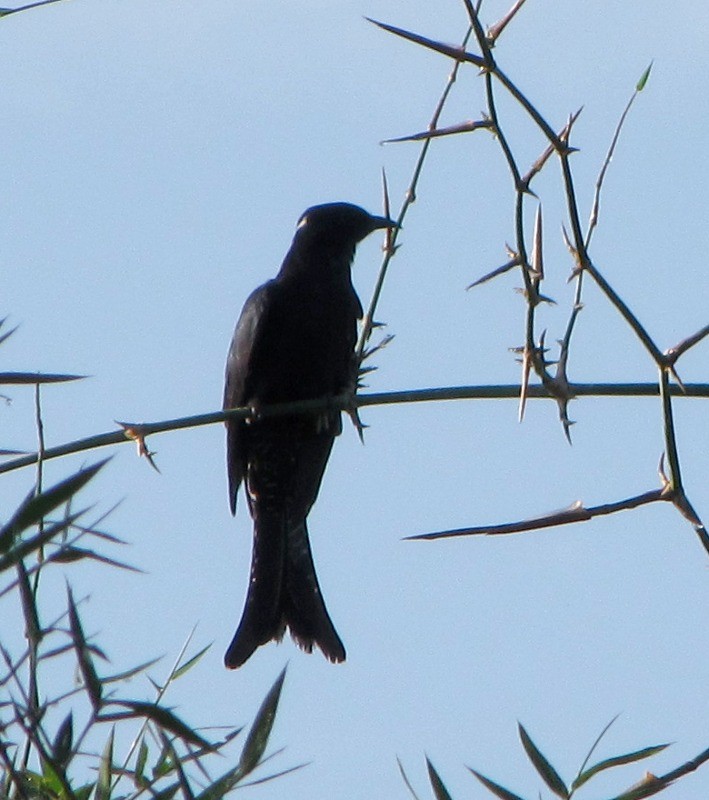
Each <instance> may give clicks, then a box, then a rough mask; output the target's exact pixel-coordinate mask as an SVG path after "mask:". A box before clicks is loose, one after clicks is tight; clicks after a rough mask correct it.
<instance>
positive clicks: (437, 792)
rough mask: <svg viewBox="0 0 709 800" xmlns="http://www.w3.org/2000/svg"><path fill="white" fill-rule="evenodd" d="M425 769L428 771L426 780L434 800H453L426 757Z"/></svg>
mask: <svg viewBox="0 0 709 800" xmlns="http://www.w3.org/2000/svg"><path fill="white" fill-rule="evenodd" d="M426 768H427V769H428V779H429V780H430V781H431V788H432V789H433V794H434V796H435V798H436V800H453V798H452V797H451V795H450V792H449V791H448V789H446V786H445V784H444V783H443V781H442V780H441V776H440V775H439V774H438V772H437V771H436V768H435V767H434V766H433V764H432V763H431V760H430V759H429V758H428V756H426Z"/></svg>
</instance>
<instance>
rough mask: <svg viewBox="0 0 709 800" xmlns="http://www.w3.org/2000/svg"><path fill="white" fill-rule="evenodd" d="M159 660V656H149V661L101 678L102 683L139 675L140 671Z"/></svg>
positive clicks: (115, 681) (125, 679)
mask: <svg viewBox="0 0 709 800" xmlns="http://www.w3.org/2000/svg"><path fill="white" fill-rule="evenodd" d="M158 661H160V659H159V658H151V659H150V661H144V662H143V663H142V664H138V666H137V667H131V668H130V669H127V670H125V671H124V672H119V673H117V674H116V675H110V676H108V677H105V678H103V682H104V683H117V682H118V681H127V680H129V679H130V678H133V677H135V676H136V675H139V674H140V673H141V672H145V670H146V669H149V668H150V667H152V666H153V665H154V664H157V663H158Z"/></svg>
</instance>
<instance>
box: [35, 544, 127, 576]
mask: <svg viewBox="0 0 709 800" xmlns="http://www.w3.org/2000/svg"><path fill="white" fill-rule="evenodd" d="M85 558H88V559H91V560H92V561H100V562H101V563H102V564H108V566H109V567H116V568H117V569H126V570H129V571H130V572H143V570H142V569H139V568H138V567H134V566H132V565H131V564H126V563H124V562H123V561H117V560H116V559H114V558H109V557H108V556H102V555H101V554H100V553H96V552H94V551H93V550H88V549H86V548H83V547H74V546H72V545H66V546H65V547H62V548H61V549H60V550H58V551H57V552H56V553H52V555H51V556H49V557H48V558H47V559H46V560H47V561H54V562H56V563H58V564H72V563H73V562H75V561H82V560H83V559H85Z"/></svg>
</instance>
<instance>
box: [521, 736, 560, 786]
mask: <svg viewBox="0 0 709 800" xmlns="http://www.w3.org/2000/svg"><path fill="white" fill-rule="evenodd" d="M518 728H519V738H520V739H521V740H522V746H523V747H524V750H525V752H526V753H527V755H528V756H529V760H530V761H531V762H532V764H533V765H534V768H535V769H536V770H537V772H538V773H539V774H540V775H541V777H542V779H543V780H544V783H546V785H547V786H548V787H549V788H550V789H551V790H552V792H554V794H555V795H558V796H559V797H562V798H564V799H565V800H566V798H568V796H569V790H568V789H567V788H566V784H565V783H564V781H562V780H561V778H560V777H559V773H558V772H557V771H556V770H555V769H554V767H552V765H551V764H550V763H549V762H548V761H547V760H546V758H545V757H544V756H543V755H542V753H541V751H540V750H539V748H538V747H537V746H536V745H535V744H534V742H533V741H532V740H531V738H530V736H529V734H528V733H527V731H526V730H525V729H524V726H523V725H521V724H519V725H518Z"/></svg>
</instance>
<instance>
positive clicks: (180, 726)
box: [111, 700, 214, 750]
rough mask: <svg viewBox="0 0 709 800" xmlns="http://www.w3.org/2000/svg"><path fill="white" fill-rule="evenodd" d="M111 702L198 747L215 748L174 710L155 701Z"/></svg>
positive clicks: (133, 715)
mask: <svg viewBox="0 0 709 800" xmlns="http://www.w3.org/2000/svg"><path fill="white" fill-rule="evenodd" d="M111 704H112V705H117V706H121V707H122V708H127V709H129V710H130V711H131V712H132V713H131V714H130V716H132V717H146V718H147V719H149V720H151V722H154V723H155V724H156V725H158V726H159V727H160V728H163V729H164V730H166V731H170V733H174V734H175V735H176V736H179V737H180V738H181V739H184V740H185V741H186V742H190V744H194V745H196V746H197V747H204V748H205V749H207V750H213V749H214V747H213V746H212V745H211V744H210V743H209V742H208V741H207V740H206V739H203V738H202V737H201V736H200V735H199V734H197V733H196V732H195V731H193V730H192V728H190V727H189V726H188V725H186V724H185V723H184V722H183V721H182V720H181V719H180V718H179V717H177V716H175V714H173V713H172V711H168V709H166V708H163V706H159V705H156V704H155V703H144V702H141V701H138V700H111Z"/></svg>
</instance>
